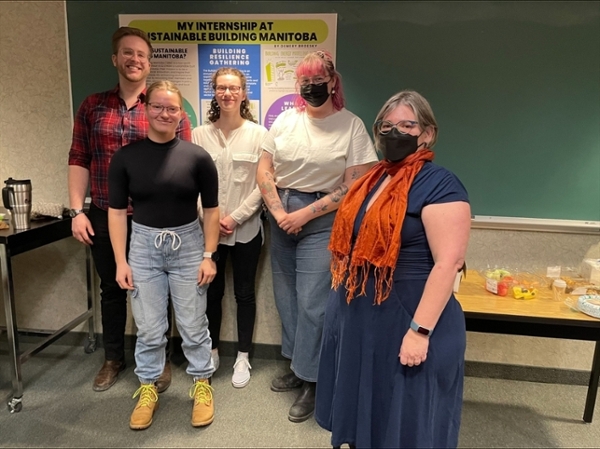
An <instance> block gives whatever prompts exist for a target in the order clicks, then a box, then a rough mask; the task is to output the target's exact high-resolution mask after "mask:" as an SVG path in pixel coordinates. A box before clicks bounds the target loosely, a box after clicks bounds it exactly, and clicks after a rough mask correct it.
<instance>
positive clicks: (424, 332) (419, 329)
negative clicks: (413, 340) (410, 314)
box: [410, 320, 433, 337]
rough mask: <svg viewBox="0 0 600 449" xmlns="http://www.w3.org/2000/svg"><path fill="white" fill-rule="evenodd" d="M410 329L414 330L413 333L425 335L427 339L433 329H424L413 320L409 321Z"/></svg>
mask: <svg viewBox="0 0 600 449" xmlns="http://www.w3.org/2000/svg"><path fill="white" fill-rule="evenodd" d="M410 328H411V329H412V330H414V331H415V332H418V333H419V334H421V335H425V336H427V337H429V336H430V335H431V333H432V332H433V329H427V328H426V327H423V326H421V325H419V324H417V323H416V322H415V320H411V321H410Z"/></svg>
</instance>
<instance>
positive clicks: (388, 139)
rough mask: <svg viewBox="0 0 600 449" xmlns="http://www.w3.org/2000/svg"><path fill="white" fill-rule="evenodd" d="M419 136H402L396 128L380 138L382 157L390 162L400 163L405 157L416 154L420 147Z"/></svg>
mask: <svg viewBox="0 0 600 449" xmlns="http://www.w3.org/2000/svg"><path fill="white" fill-rule="evenodd" d="M420 136H421V134H419V135H418V136H413V135H411V134H403V133H401V132H400V131H398V130H397V129H396V128H392V130H391V131H390V132H389V133H387V134H385V135H383V136H381V140H382V142H383V157H384V158H385V159H387V160H388V161H390V162H400V161H402V160H403V159H405V158H406V157H407V156H410V155H411V154H413V153H416V152H417V150H418V149H419V147H420V146H421V145H423V144H421V145H419V144H418V140H419V137H420Z"/></svg>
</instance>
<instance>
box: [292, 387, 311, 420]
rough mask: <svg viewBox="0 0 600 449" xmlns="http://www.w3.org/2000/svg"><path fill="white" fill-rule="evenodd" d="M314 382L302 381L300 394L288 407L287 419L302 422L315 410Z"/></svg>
mask: <svg viewBox="0 0 600 449" xmlns="http://www.w3.org/2000/svg"><path fill="white" fill-rule="evenodd" d="M316 386H317V384H316V382H304V385H302V389H301V390H300V394H299V395H298V397H297V398H296V401H295V402H294V404H293V405H292V406H291V408H290V412H289V414H288V419H289V420H290V421H292V422H304V421H306V420H307V419H308V418H310V417H311V416H312V414H313V412H314V411H315V390H316Z"/></svg>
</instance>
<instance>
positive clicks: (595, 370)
mask: <svg viewBox="0 0 600 449" xmlns="http://www.w3.org/2000/svg"><path fill="white" fill-rule="evenodd" d="M599 378H600V341H597V342H596V349H595V350H594V358H593V359H592V372H591V373H590V383H589V386H588V392H587V397H586V399H585V409H584V410H583V420H584V421H585V422H589V423H591V422H592V417H593V416H594V407H595V405H596V396H597V394H598V379H599Z"/></svg>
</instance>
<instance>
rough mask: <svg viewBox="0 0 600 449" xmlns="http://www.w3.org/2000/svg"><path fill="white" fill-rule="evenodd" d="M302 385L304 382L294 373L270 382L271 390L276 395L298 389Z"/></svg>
mask: <svg viewBox="0 0 600 449" xmlns="http://www.w3.org/2000/svg"><path fill="white" fill-rule="evenodd" d="M303 383H304V381H303V380H302V379H298V378H297V377H296V375H295V374H294V373H289V374H285V375H283V376H281V377H277V378H275V379H273V381H272V382H271V390H273V391H276V392H277V393H281V392H282V391H290V390H295V389H296V388H300V387H301V386H302V384H303Z"/></svg>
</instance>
